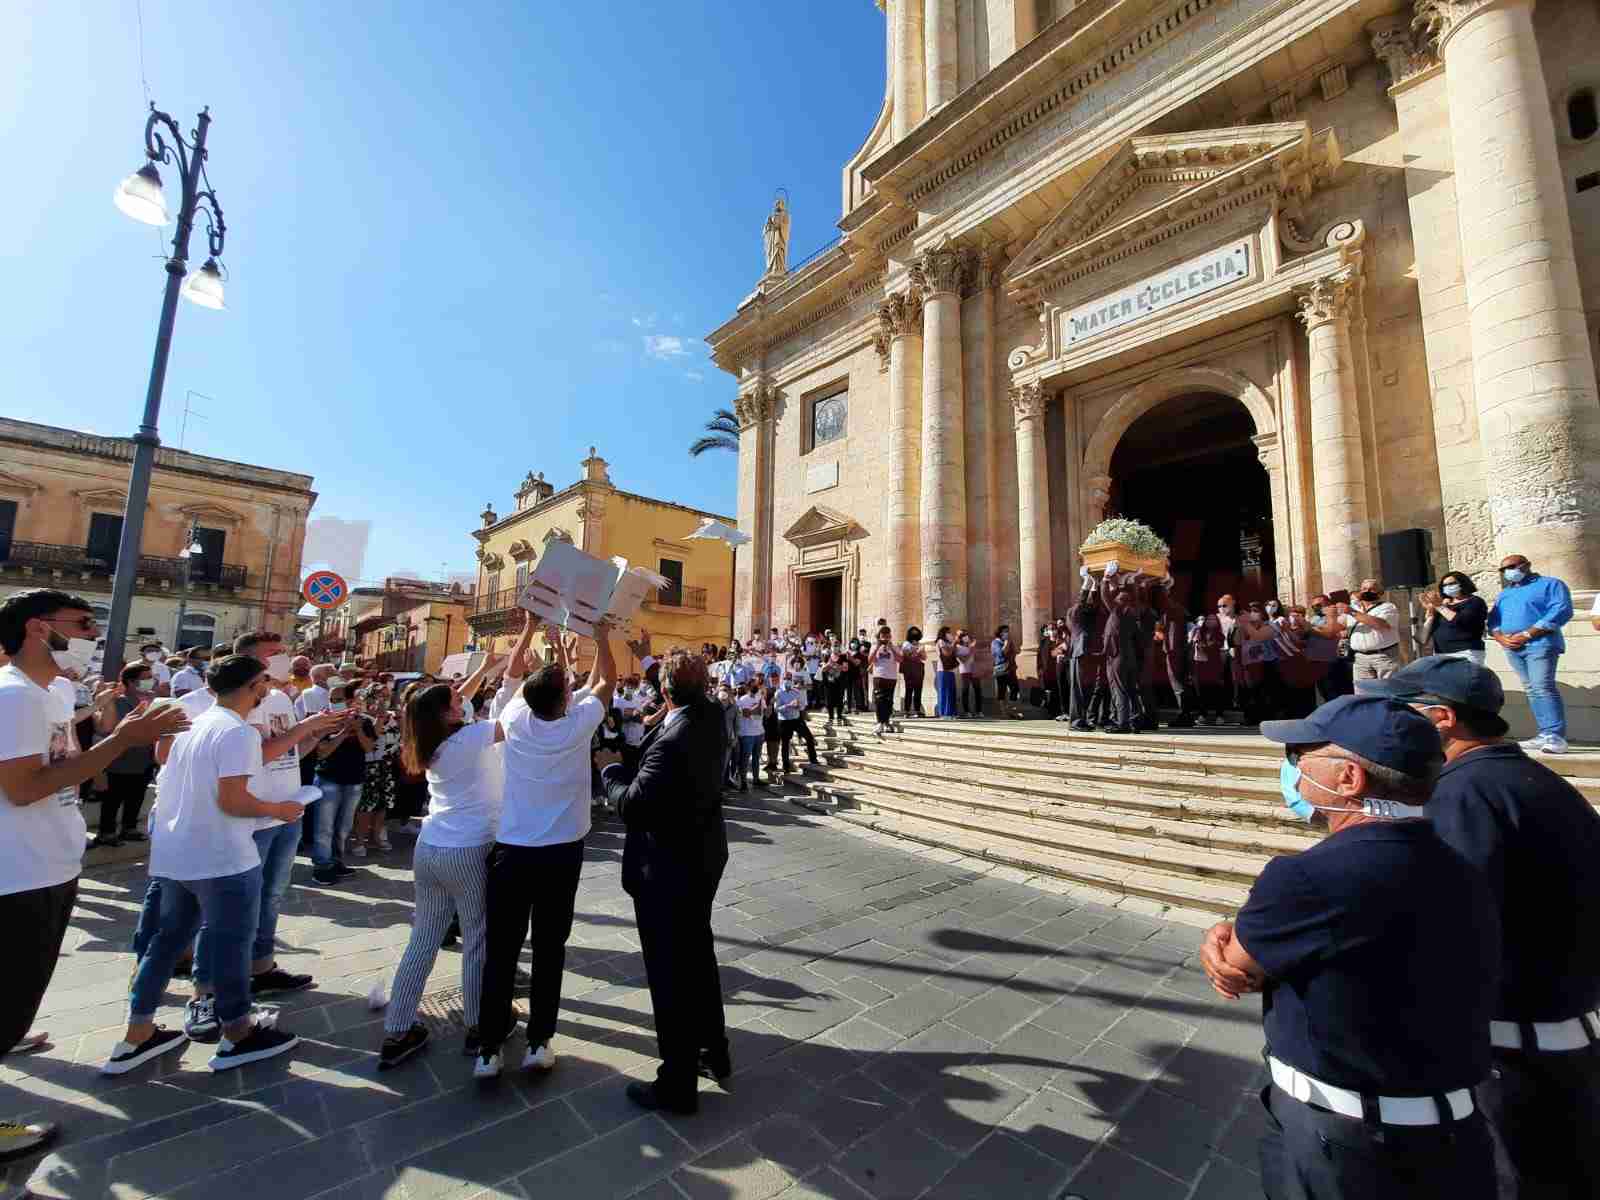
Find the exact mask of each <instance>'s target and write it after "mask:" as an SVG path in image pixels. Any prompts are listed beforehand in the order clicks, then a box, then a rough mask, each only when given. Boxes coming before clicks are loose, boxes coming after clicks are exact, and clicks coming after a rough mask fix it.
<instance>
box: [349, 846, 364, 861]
mask: <svg viewBox="0 0 1600 1200" xmlns="http://www.w3.org/2000/svg"><path fill="white" fill-rule="evenodd" d="M350 853H351V854H353V855H355V857H357V858H365V857H366V856H367V848H366V846H365V845H364V844H362V843H361V842H357V843H356V844H355V845H354V846H351V847H350Z"/></svg>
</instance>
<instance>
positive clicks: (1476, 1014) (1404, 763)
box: [1200, 696, 1500, 1200]
mask: <svg viewBox="0 0 1600 1200" xmlns="http://www.w3.org/2000/svg"><path fill="white" fill-rule="evenodd" d="M1261 732H1262V734H1263V735H1264V736H1266V737H1268V738H1270V739H1271V740H1273V741H1276V742H1281V743H1283V744H1284V745H1285V746H1286V756H1285V760H1284V763H1283V766H1282V769H1281V773H1280V784H1281V787H1282V791H1283V795H1284V800H1285V802H1286V803H1287V804H1288V805H1289V807H1290V808H1291V810H1293V811H1294V812H1295V813H1296V814H1297V815H1299V816H1301V817H1302V818H1303V819H1307V820H1313V821H1315V822H1316V823H1317V824H1320V825H1325V826H1326V827H1327V828H1328V829H1329V830H1330V831H1331V832H1330V835H1329V836H1328V837H1327V838H1325V839H1324V840H1323V841H1321V842H1320V843H1318V844H1317V845H1315V846H1312V847H1311V848H1310V849H1308V850H1304V851H1302V852H1300V853H1299V854H1293V855H1282V856H1279V857H1278V858H1274V859H1273V860H1272V861H1271V862H1269V863H1268V864H1267V866H1266V868H1265V869H1264V870H1263V871H1262V873H1261V875H1260V877H1259V878H1258V879H1257V880H1256V883H1255V886H1254V887H1253V888H1251V890H1250V898H1249V900H1248V901H1247V902H1246V903H1245V906H1244V908H1243V909H1241V910H1240V912H1239V915H1238V918H1237V920H1236V921H1235V922H1232V923H1229V922H1226V921H1224V922H1222V923H1221V924H1219V925H1217V926H1214V927H1213V928H1212V929H1211V930H1210V931H1209V932H1208V933H1207V934H1206V937H1205V941H1204V944H1203V945H1202V946H1201V953H1200V959H1201V964H1202V966H1203V967H1204V968H1205V970H1206V974H1207V975H1208V976H1209V977H1210V979H1211V982H1212V986H1213V987H1214V988H1215V989H1216V990H1217V991H1218V992H1220V993H1221V994H1222V995H1224V996H1226V997H1229V998H1234V997H1237V996H1238V995H1240V994H1241V993H1243V992H1247V991H1255V990H1261V991H1262V992H1263V993H1264V1000H1263V1004H1262V1023H1263V1025H1264V1027H1265V1033H1266V1040H1267V1064H1268V1067H1269V1069H1270V1072H1271V1077H1272V1082H1271V1084H1270V1085H1269V1086H1268V1087H1267V1088H1266V1089H1264V1090H1263V1092H1262V1097H1261V1098H1262V1103H1263V1104H1264V1105H1265V1106H1266V1108H1267V1113H1268V1130H1267V1133H1266V1134H1265V1136H1263V1138H1262V1140H1261V1148H1260V1153H1261V1183H1262V1188H1263V1190H1264V1192H1265V1193H1266V1195H1267V1196H1268V1197H1269V1198H1270V1200H1311V1198H1315V1200H1334V1198H1341V1197H1349V1198H1350V1200H1389V1198H1393V1200H1401V1198H1404V1200H1423V1198H1425V1197H1440V1198H1448V1200H1489V1198H1490V1197H1492V1196H1494V1194H1495V1187H1494V1175H1493V1171H1494V1152H1493V1149H1492V1147H1491V1143H1490V1135H1489V1130H1488V1126H1487V1124H1486V1122H1485V1121H1484V1118H1483V1115H1482V1114H1481V1113H1480V1112H1478V1111H1477V1108H1476V1105H1475V1103H1474V1100H1473V1095H1472V1089H1473V1088H1474V1087H1475V1086H1477V1085H1478V1084H1481V1083H1482V1082H1483V1081H1484V1079H1485V1078H1486V1077H1487V1076H1488V1074H1489V1029H1488V1023H1489V1019H1490V1017H1491V1016H1492V1014H1493V1010H1494V999H1495V994H1496V988H1497V986H1498V980H1497V974H1498V969H1499V958H1500V929H1499V921H1498V919H1497V917H1496V915H1495V909H1494V901H1493V898H1492V896H1491V895H1490V893H1489V888H1488V886H1487V884H1485V883H1484V881H1483V878H1482V876H1481V875H1480V874H1479V873H1478V872H1477V871H1476V870H1474V869H1473V868H1472V867H1471V866H1470V865H1469V864H1468V863H1466V862H1464V861H1463V860H1462V859H1461V857H1460V856H1459V855H1457V854H1456V853H1455V852H1454V851H1453V850H1451V849H1450V847H1448V846H1446V845H1445V844H1444V842H1443V841H1441V840H1440V839H1439V837H1438V835H1437V834H1436V833H1435V832H1434V830H1433V827H1432V825H1430V824H1429V823H1428V822H1427V821H1426V820H1423V819H1421V817H1422V810H1421V808H1420V807H1416V806H1419V805H1420V804H1421V803H1422V801H1424V800H1425V799H1426V798H1427V796H1428V789H1429V787H1430V785H1431V783H1432V780H1433V776H1434V773H1435V772H1436V770H1437V769H1438V764H1439V762H1440V760H1441V757H1442V755H1441V753H1440V745H1439V738H1438V735H1437V734H1436V733H1434V731H1433V728H1432V726H1431V724H1430V723H1429V722H1428V720H1427V719H1426V718H1424V717H1422V716H1421V715H1420V714H1418V713H1416V712H1413V711H1411V710H1410V709H1409V708H1407V707H1406V706H1405V705H1403V704H1400V703H1398V702H1396V701H1393V700H1390V699H1388V698H1386V697H1382V696H1341V697H1339V698H1338V699H1336V700H1332V701H1330V702H1329V703H1327V704H1324V705H1323V706H1322V707H1321V708H1319V709H1317V710H1316V711H1315V712H1313V713H1312V714H1311V715H1310V716H1309V717H1307V718H1305V719H1304V720H1297V721H1267V722H1263V723H1262V726H1261Z"/></svg>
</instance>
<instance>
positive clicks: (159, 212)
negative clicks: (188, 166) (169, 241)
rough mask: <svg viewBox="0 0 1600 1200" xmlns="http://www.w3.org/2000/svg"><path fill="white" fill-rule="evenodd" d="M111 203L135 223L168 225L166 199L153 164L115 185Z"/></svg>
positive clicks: (159, 177)
mask: <svg viewBox="0 0 1600 1200" xmlns="http://www.w3.org/2000/svg"><path fill="white" fill-rule="evenodd" d="M111 202H112V203H113V204H115V205H116V206H117V207H118V208H119V209H121V210H122V211H123V212H124V213H126V214H127V215H128V216H130V217H132V218H133V219H134V220H135V221H139V222H142V223H143V224H145V225H166V224H170V223H171V221H172V218H171V217H170V216H168V215H167V198H166V196H165V195H163V194H162V191H161V172H159V171H157V170H156V165H155V163H145V165H144V166H142V167H140V168H139V169H138V170H137V171H135V172H134V173H133V174H132V175H129V176H128V177H127V178H126V179H124V180H123V181H122V182H121V183H119V184H118V185H117V190H116V191H115V192H113V193H112V194H111Z"/></svg>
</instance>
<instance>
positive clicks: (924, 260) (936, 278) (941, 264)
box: [912, 248, 970, 296]
mask: <svg viewBox="0 0 1600 1200" xmlns="http://www.w3.org/2000/svg"><path fill="white" fill-rule="evenodd" d="M969 257H970V256H969V255H968V254H967V252H966V251H964V250H960V249H955V248H941V249H938V250H924V251H923V252H922V254H921V255H920V256H919V257H918V258H917V265H916V266H915V267H913V268H912V275H913V277H914V278H915V279H917V280H918V281H919V282H920V283H921V284H922V287H923V289H924V290H925V291H926V292H927V293H928V295H930V296H937V295H938V294H939V293H940V292H955V293H956V294H957V295H959V294H960V292H961V283H962V280H963V279H964V278H965V277H966V275H967V264H968V261H969Z"/></svg>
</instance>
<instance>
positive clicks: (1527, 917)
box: [1360, 657, 1600, 1200]
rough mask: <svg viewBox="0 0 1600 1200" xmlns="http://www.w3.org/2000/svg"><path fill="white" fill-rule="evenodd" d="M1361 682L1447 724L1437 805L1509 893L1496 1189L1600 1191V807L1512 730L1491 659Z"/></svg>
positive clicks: (1503, 899)
mask: <svg viewBox="0 0 1600 1200" xmlns="http://www.w3.org/2000/svg"><path fill="white" fill-rule="evenodd" d="M1360 687H1361V690H1362V691H1363V692H1376V693H1379V694H1384V695H1388V696H1392V697H1394V698H1396V699H1398V700H1401V701H1404V702H1405V703H1407V704H1410V705H1411V706H1412V707H1413V708H1415V709H1417V710H1418V711H1419V712H1421V713H1422V715H1423V716H1425V717H1427V718H1428V719H1429V720H1431V721H1432V722H1433V724H1434V728H1436V729H1437V730H1438V731H1439V737H1440V740H1441V741H1443V743H1444V756H1445V767H1444V770H1443V771H1441V772H1440V773H1439V781H1438V783H1437V784H1435V786H1434V791H1433V798H1432V799H1431V800H1429V801H1428V805H1427V814H1428V817H1429V819H1430V820H1432V822H1433V825H1434V828H1435V829H1437V830H1438V831H1439V836H1440V837H1441V838H1443V839H1444V840H1445V841H1446V842H1447V843H1449V845H1451V846H1452V847H1454V848H1455V849H1456V850H1457V851H1458V852H1459V853H1460V854H1461V855H1462V856H1463V857H1465V858H1466V859H1467V861H1468V862H1471V863H1473V864H1474V865H1476V866H1477V867H1479V868H1480V869H1481V870H1482V871H1483V873H1484V875H1485V877H1486V878H1487V880H1488V883H1489V889H1490V891H1491V892H1492V893H1493V894H1494V898H1495V901H1496V903H1497V904H1498V906H1499V910H1500V922H1501V929H1502V933H1503V936H1504V939H1505V940H1504V955H1503V960H1502V973H1501V981H1500V993H1499V997H1498V1000H1497V1002H1496V1005H1495V1014H1494V1015H1495V1020H1494V1022H1493V1024H1492V1025H1491V1026H1490V1027H1489V1029H1490V1032H1489V1039H1490V1041H1491V1043H1492V1044H1493V1050H1492V1054H1493V1056H1494V1071H1493V1073H1492V1075H1491V1076H1490V1078H1489V1079H1488V1081H1486V1082H1485V1083H1484V1084H1483V1085H1482V1086H1481V1087H1480V1088H1479V1089H1478V1102H1479V1103H1480V1104H1482V1105H1483V1110H1484V1115H1485V1116H1487V1117H1488V1119H1489V1123H1490V1125H1491V1126H1492V1127H1493V1129H1494V1132H1495V1135H1496V1136H1495V1152H1496V1160H1497V1161H1496V1167H1497V1168H1498V1169H1499V1172H1500V1176H1501V1193H1500V1194H1501V1195H1502V1196H1505V1197H1513V1196H1519V1197H1522V1198H1523V1200H1532V1198H1534V1197H1556V1196H1561V1197H1567V1196H1593V1195H1596V1194H1600V1042H1597V1039H1600V1012H1597V1011H1596V1010H1597V1009H1600V878H1597V877H1596V875H1595V864H1596V863H1600V815H1596V813H1595V811H1594V808H1593V807H1592V806H1591V805H1590V804H1589V802H1588V801H1587V800H1585V799H1584V798H1583V796H1582V794H1580V793H1579V792H1578V790H1577V789H1576V788H1574V787H1573V786H1572V785H1571V784H1569V783H1568V782H1567V781H1566V780H1565V779H1563V778H1561V776H1559V775H1557V774H1556V773H1555V772H1554V771H1552V770H1550V769H1549V768H1548V767H1546V766H1545V765H1544V764H1542V763H1539V762H1536V761H1534V760H1533V759H1531V758H1529V757H1528V756H1527V755H1526V754H1524V753H1523V751H1522V748H1521V747H1520V746H1518V745H1517V744H1516V743H1515V742H1512V741H1507V740H1506V739H1505V738H1504V737H1503V736H1502V735H1504V734H1505V732H1506V729H1507V726H1506V723H1505V721H1504V720H1502V719H1501V717H1500V715H1499V713H1500V708H1501V706H1502V705H1503V704H1504V703H1505V692H1504V690H1503V689H1502V688H1501V686H1500V680H1499V679H1498V678H1496V677H1495V674H1494V672H1493V671H1490V670H1487V669H1486V668H1484V667H1479V666H1475V665H1474V664H1473V663H1471V662H1470V661H1468V660H1466V659H1460V658H1443V657H1433V658H1423V659H1418V660H1417V661H1416V662H1414V663H1412V664H1410V665H1409V666H1406V667H1402V668H1401V669H1400V670H1399V671H1396V672H1395V673H1394V675H1392V676H1391V677H1390V678H1388V679H1383V680H1375V681H1369V682H1366V683H1363V684H1361V685H1360Z"/></svg>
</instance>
